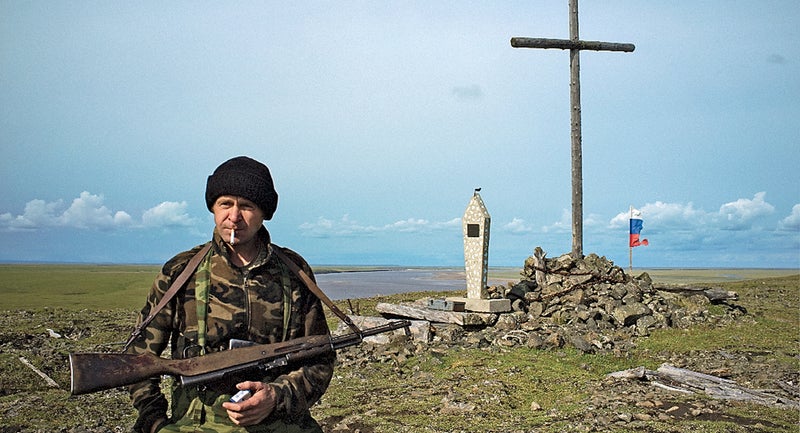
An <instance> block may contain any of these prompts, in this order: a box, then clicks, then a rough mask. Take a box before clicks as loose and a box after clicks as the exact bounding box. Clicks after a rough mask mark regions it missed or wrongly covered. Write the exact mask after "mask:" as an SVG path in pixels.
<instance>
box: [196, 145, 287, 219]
mask: <svg viewBox="0 0 800 433" xmlns="http://www.w3.org/2000/svg"><path fill="white" fill-rule="evenodd" d="M221 195H234V196H238V197H244V198H246V199H248V200H250V201H252V202H253V203H255V204H256V205H257V206H258V207H259V209H261V211H262V212H264V219H267V220H269V219H272V215H273V214H274V213H275V209H276V208H277V207H278V193H277V192H276V191H275V185H274V184H273V183H272V176H271V175H270V174H269V168H267V166H266V165H264V164H262V163H260V162H258V161H256V160H255V159H252V158H248V157H246V156H237V157H236V158H232V159H229V160H227V161H225V162H223V163H222V164H221V165H220V166H219V167H217V169H216V170H214V173H213V174H212V175H211V176H208V181H207V182H206V206H208V210H210V211H212V212H213V210H212V208H213V207H214V202H215V201H216V200H217V197H219V196H221Z"/></svg>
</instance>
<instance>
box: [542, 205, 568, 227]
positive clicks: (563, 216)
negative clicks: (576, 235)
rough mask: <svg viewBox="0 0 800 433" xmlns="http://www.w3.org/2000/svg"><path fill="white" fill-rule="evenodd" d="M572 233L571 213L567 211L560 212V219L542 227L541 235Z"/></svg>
mask: <svg viewBox="0 0 800 433" xmlns="http://www.w3.org/2000/svg"><path fill="white" fill-rule="evenodd" d="M571 231H572V212H571V211H570V210H568V209H562V210H561V219H560V220H558V221H556V222H554V223H553V224H550V225H549V226H544V227H542V232H543V233H565V232H571Z"/></svg>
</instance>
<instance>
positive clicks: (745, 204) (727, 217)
mask: <svg viewBox="0 0 800 433" xmlns="http://www.w3.org/2000/svg"><path fill="white" fill-rule="evenodd" d="M765 195H766V193H765V192H759V193H756V195H755V196H753V199H752V200H749V199H745V198H740V199H739V200H736V201H734V202H730V203H725V204H724V205H722V206H721V207H720V208H719V216H720V221H719V222H720V224H721V227H722V228H724V229H727V230H746V229H749V228H751V227H752V223H753V222H754V220H756V219H758V218H759V217H762V216H766V215H769V214H771V213H773V212H774V211H775V206H773V205H771V204H769V203H767V202H766V201H764V196H765Z"/></svg>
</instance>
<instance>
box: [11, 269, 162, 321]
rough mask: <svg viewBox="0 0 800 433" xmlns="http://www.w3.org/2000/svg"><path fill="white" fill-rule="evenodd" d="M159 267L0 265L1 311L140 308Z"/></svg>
mask: <svg viewBox="0 0 800 433" xmlns="http://www.w3.org/2000/svg"><path fill="white" fill-rule="evenodd" d="M159 269H160V267H158V266H131V265H108V266H103V265H0V295H2V302H1V303H0V306H1V308H2V309H5V310H16V309H29V308H33V309H36V308H43V307H47V306H59V307H61V308H68V309H82V308H88V309H104V310H105V309H115V308H128V309H130V308H136V309H138V308H141V306H142V305H144V301H145V298H146V296H147V292H148V290H149V289H150V286H151V285H152V284H153V280H154V279H155V277H156V275H157V273H158V271H159Z"/></svg>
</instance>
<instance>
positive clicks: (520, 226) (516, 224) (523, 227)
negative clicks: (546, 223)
mask: <svg viewBox="0 0 800 433" xmlns="http://www.w3.org/2000/svg"><path fill="white" fill-rule="evenodd" d="M502 227H503V229H504V230H505V231H507V232H509V233H512V234H525V233H530V232H532V231H533V227H532V226H530V225H528V224H527V223H526V222H525V220H524V219H522V218H517V217H514V218H513V219H512V220H511V222H509V223H508V224H506V225H504V226H502Z"/></svg>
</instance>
